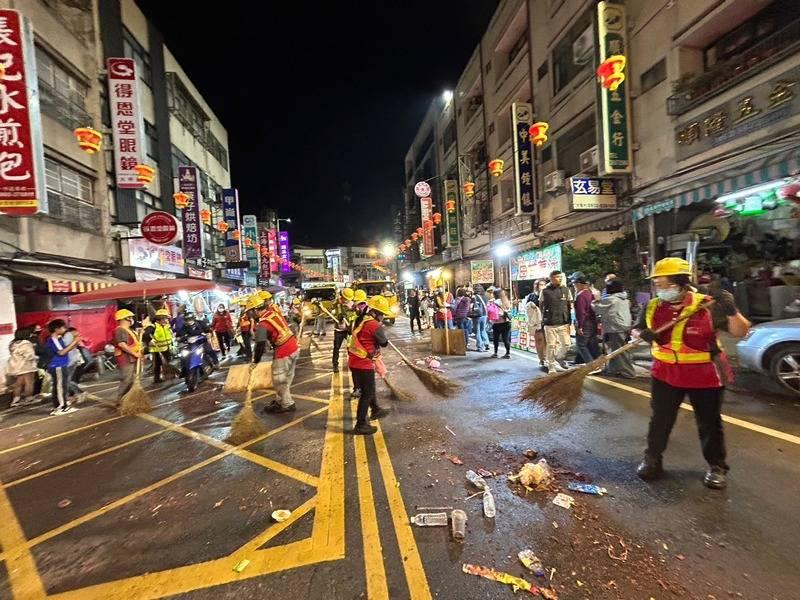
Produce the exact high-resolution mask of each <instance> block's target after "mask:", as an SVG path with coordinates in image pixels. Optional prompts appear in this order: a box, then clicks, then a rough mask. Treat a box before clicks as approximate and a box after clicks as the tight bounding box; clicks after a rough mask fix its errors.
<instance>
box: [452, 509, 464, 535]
mask: <svg viewBox="0 0 800 600" xmlns="http://www.w3.org/2000/svg"><path fill="white" fill-rule="evenodd" d="M450 522H451V525H452V532H453V539H454V540H458V541H462V540H463V539H464V537H465V536H466V534H467V513H465V512H464V511H463V510H461V509H460V508H457V509H455V510H454V511H453V512H451V513H450Z"/></svg>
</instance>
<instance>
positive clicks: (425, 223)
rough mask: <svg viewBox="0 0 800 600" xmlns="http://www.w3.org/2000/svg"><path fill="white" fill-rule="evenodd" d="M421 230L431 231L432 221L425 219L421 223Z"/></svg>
mask: <svg viewBox="0 0 800 600" xmlns="http://www.w3.org/2000/svg"><path fill="white" fill-rule="evenodd" d="M422 228H423V229H424V230H425V231H429V230H431V229H433V221H431V220H428V219H426V220H425V221H423V222H422Z"/></svg>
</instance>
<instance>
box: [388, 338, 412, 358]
mask: <svg viewBox="0 0 800 600" xmlns="http://www.w3.org/2000/svg"><path fill="white" fill-rule="evenodd" d="M387 341H388V342H389V345H390V346H391V347H392V350H394V351H395V352H397V353H398V354H399V355H400V358H402V359H403V362H404V363H406V364H411V361H410V360H408V358H407V357H406V355H405V354H403V353H402V352H400V350H399V349H398V348H397V346H395V345H394V342H393V341H392V340H387Z"/></svg>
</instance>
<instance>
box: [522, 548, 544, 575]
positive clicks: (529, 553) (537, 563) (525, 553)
mask: <svg viewBox="0 0 800 600" xmlns="http://www.w3.org/2000/svg"><path fill="white" fill-rule="evenodd" d="M517 556H518V557H519V562H521V563H522V564H523V565H525V568H526V569H528V570H529V571H532V572H533V574H534V575H536V576H537V577H544V576H545V570H544V565H543V564H542V561H541V560H540V559H539V557H538V556H536V555H535V554H534V553H533V550H531V549H530V548H526V549H525V550H520V551H519V554H517Z"/></svg>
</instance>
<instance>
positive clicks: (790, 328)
mask: <svg viewBox="0 0 800 600" xmlns="http://www.w3.org/2000/svg"><path fill="white" fill-rule="evenodd" d="M736 351H737V354H738V356H739V364H740V365H741V366H743V367H745V368H747V369H750V370H751V371H756V372H759V373H764V374H766V375H769V376H771V377H772V378H773V379H774V380H775V381H777V382H778V383H779V384H780V385H781V387H782V388H783V389H784V390H786V391H788V392H790V393H792V394H795V395H799V396H800V319H783V320H781V321H772V322H770V323H761V324H760V325H755V326H754V327H753V328H752V329H750V331H749V332H748V333H747V335H746V336H744V338H743V339H742V340H741V341H740V342H739V343H738V344H737V345H736Z"/></svg>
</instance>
